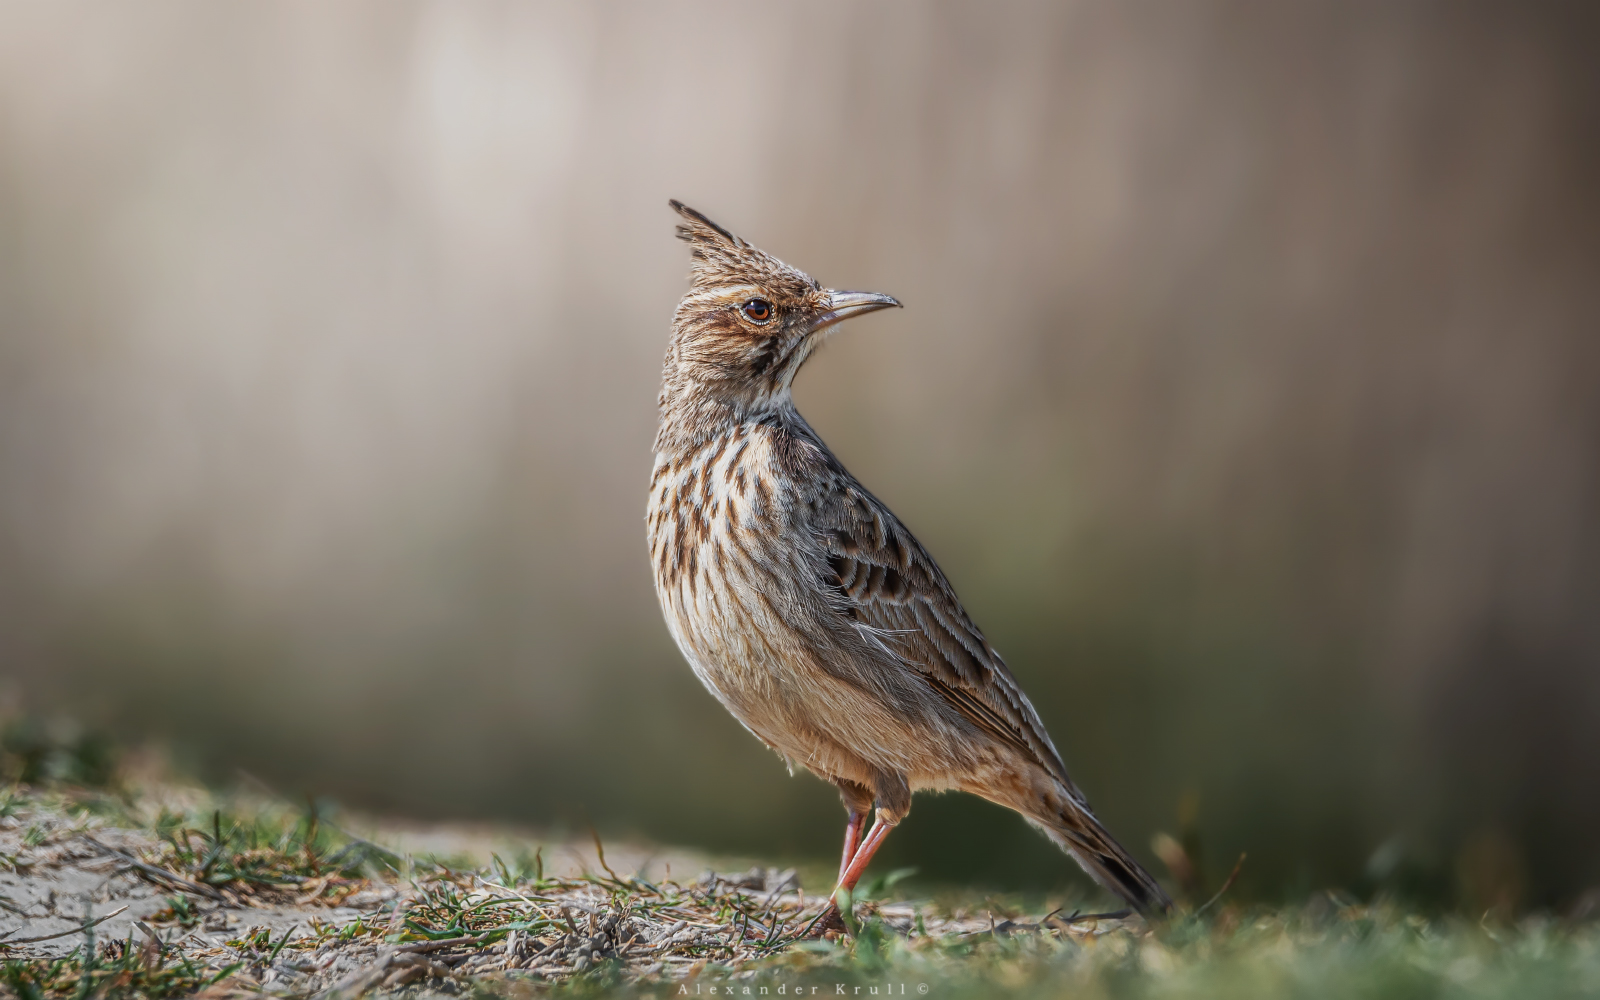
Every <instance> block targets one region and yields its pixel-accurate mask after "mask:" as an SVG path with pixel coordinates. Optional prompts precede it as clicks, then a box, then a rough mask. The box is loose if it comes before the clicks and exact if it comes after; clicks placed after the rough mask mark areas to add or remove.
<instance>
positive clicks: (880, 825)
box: [834, 812, 893, 894]
mask: <svg viewBox="0 0 1600 1000" xmlns="http://www.w3.org/2000/svg"><path fill="white" fill-rule="evenodd" d="M892 829H893V827H892V826H890V825H889V824H888V823H885V822H884V821H883V814H882V813H881V812H880V813H879V814H878V818H877V819H874V820H873V821H872V829H871V830H868V831H867V838H866V839H865V840H863V841H862V842H861V846H860V847H858V848H856V855H855V857H853V858H851V859H850V864H849V865H848V866H847V867H846V868H845V870H844V871H843V872H842V873H840V875H839V888H842V889H849V890H851V891H854V890H855V887H856V883H857V882H860V881H861V876H862V874H863V873H864V872H865V871H866V870H867V863H868V862H870V861H871V860H872V856H873V855H874V854H876V853H878V848H879V847H880V846H882V844H883V838H885V837H887V836H888V835H889V831H890V830H892ZM838 891H839V890H838V889H835V890H834V893H835V894H837V893H838Z"/></svg>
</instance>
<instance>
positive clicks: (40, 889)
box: [0, 784, 1600, 1000]
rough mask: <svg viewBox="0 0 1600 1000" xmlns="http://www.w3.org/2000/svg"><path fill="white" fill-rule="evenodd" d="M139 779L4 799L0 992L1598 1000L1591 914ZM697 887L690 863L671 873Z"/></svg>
mask: <svg viewBox="0 0 1600 1000" xmlns="http://www.w3.org/2000/svg"><path fill="white" fill-rule="evenodd" d="M360 832H361V833H362V834H363V835H361V836H357V835H356V833H355V832H352V830H351V829H350V828H349V820H348V818H341V822H340V824H337V825H336V824H335V822H334V821H333V820H332V819H331V818H329V817H327V816H322V815H318V814H317V813H315V812H313V811H311V810H310V809H308V808H307V807H298V808H296V807H293V806H290V805H288V804H286V803H283V802H279V801H274V800H273V799H271V798H270V797H266V796H260V795H256V796H241V795H238V794H232V795H226V796H219V795H215V794H213V793H210V792H206V791H204V790H201V789H198V788H194V787H185V786H175V785H172V784H161V785H158V786H151V787H146V788H142V789H141V790H139V791H137V792H132V791H128V790H126V789H124V790H122V791H119V792H117V793H115V794H113V793H108V792H105V791H92V790H88V789H83V788H73V787H60V786H57V787H51V788H48V789H39V788H32V787H28V786H21V785H18V786H13V787H12V788H10V789H9V790H8V791H5V792H0V917H3V919H0V958H3V959H4V974H3V976H0V994H5V995H9V996H18V997H28V998H40V1000H45V998H57V997H60V998H67V997H71V998H73V1000H88V998H89V997H91V996H92V997H96V998H110V997H121V996H130V997H131V996H138V997H150V998H165V997H177V996H190V995H199V996H204V997H208V998H220V997H242V996H246V995H249V996H277V997H310V996H316V997H319V998H330V1000H331V998H334V997H355V996H359V995H363V994H373V995H392V994H397V993H404V994H407V995H437V994H457V995H460V994H466V995H474V996H507V995H517V994H542V993H547V992H561V993H571V994H574V995H585V996H587V995H600V994H607V995H609V994H623V995H634V996H654V997H666V996H684V995H689V996H726V995H735V996H762V995H766V996H782V997H786V998H787V997H792V996H796V995H805V996H825V995H826V996H839V995H852V996H886V995H894V996H913V995H924V996H941V997H955V996H993V995H1010V996H1059V995H1072V996H1083V997H1144V996H1149V997H1191V996H1193V997H1200V996H1227V997H1255V996H1260V997H1284V996H1291V997H1292V996H1308V997H1309V996H1341V997H1345V996H1371V997H1379V996H1383V997H1388V996H1396V997H1398V996H1431V997H1457V996H1459V997H1464V998H1465V997H1491V996H1518V997H1558V996H1574V997H1576V996H1597V997H1600V927H1597V926H1596V925H1595V924H1594V923H1593V922H1586V923H1570V922H1569V923H1562V922H1558V921H1555V920H1552V919H1549V918H1543V917H1537V916H1535V917H1528V918H1524V919H1523V920H1521V921H1520V922H1515V923H1512V922H1508V921H1503V920H1501V921H1496V920H1490V919H1488V918H1485V919H1481V920H1465V919H1461V918H1434V919H1424V918H1422V917H1420V916H1418V915H1416V914H1413V913H1408V912H1406V911H1405V910H1404V909H1402V908H1400V907H1398V906H1396V905H1394V904H1392V903H1379V904H1372V905H1367V904H1362V903H1359V902H1356V901H1354V900H1347V899H1343V898H1341V897H1339V896H1337V895H1331V894H1318V895H1317V896H1315V897H1313V898H1312V900H1311V901H1310V902H1309V903H1307V904H1306V905H1304V906H1300V907H1294V908H1289V909H1265V908H1262V909H1248V908H1244V907H1241V906H1238V905H1235V904H1232V903H1230V902H1229V901H1227V900H1223V901H1222V902H1221V904H1220V905H1218V906H1215V907H1213V908H1211V909H1210V910H1209V911H1207V912H1205V913H1202V914H1198V915H1196V914H1192V913H1183V914H1180V915H1179V916H1177V917H1175V918H1174V919H1173V920H1172V921H1170V922H1168V923H1167V924H1165V925H1163V926H1160V927H1156V928H1151V927H1147V926H1146V925H1145V924H1143V923H1142V922H1141V921H1139V920H1137V919H1130V920H1119V919H1105V918H1094V917H1092V916H1091V917H1088V918H1086V917H1085V916H1084V915H1083V914H1080V913H1074V912H1071V911H1065V912H1063V911H1062V910H1060V909H1057V908H1054V907H1049V908H1043V907H1038V906H1036V907H1035V910H1036V912H1029V911H1028V910H1027V904H1026V903H1025V902H1024V901H1018V900H1005V899H993V898H979V897H973V898H970V899H962V898H960V897H959V894H958V896H957V897H955V898H952V899H946V900H941V901H937V902H936V901H930V900H906V899H902V900H890V899H888V898H880V897H886V896H887V895H888V894H890V893H891V892H892V888H891V886H890V885H888V884H886V883H888V882H889V881H890V880H888V879H885V878H884V877H882V876H879V877H878V879H877V880H876V881H875V882H874V883H871V884H864V885H863V887H862V891H861V892H858V894H857V896H858V898H857V900H856V904H855V907H854V915H853V918H852V919H851V927H850V928H849V929H848V932H847V933H838V932H829V933H827V934H820V935H819V934H818V933H817V932H818V931H819V930H820V928H819V927H817V926H814V924H815V920H816V918H817V916H818V915H819V913H820V912H821V908H822V903H823V899H822V896H821V895H820V894H819V893H818V892H816V891H815V890H813V891H811V892H807V891H805V890H804V888H803V887H802V886H801V885H800V884H799V882H798V880H797V878H796V877H795V874H794V872H793V871H779V870H777V869H774V868H762V867H760V866H756V867H753V868H750V869H749V870H747V871H744V872H742V873H739V874H733V875H729V874H720V875H719V874H714V873H713V872H711V871H703V869H704V867H705V864H706V861H705V859H704V858H702V857H697V856H695V855H694V854H692V853H690V852H681V851H680V852H662V851H658V850H653V849H648V848H645V847H641V846H639V845H629V844H612V845H604V846H603V845H601V844H600V843H599V842H598V840H595V841H593V842H590V843H582V842H545V843H537V842H536V841H535V840H534V839H533V838H531V837H529V836H527V835H526V834H524V835H521V836H519V835H517V834H516V833H514V832H511V831H492V830H483V829H477V830H473V829H465V828H442V827H441V828H422V827H417V826H402V825H396V824H369V825H368V826H367V827H364V828H363V829H362V830H361V831H360ZM691 873H693V874H691Z"/></svg>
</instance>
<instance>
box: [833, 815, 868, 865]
mask: <svg viewBox="0 0 1600 1000" xmlns="http://www.w3.org/2000/svg"><path fill="white" fill-rule="evenodd" d="M866 825H867V814H866V813H864V812H852V813H851V814H850V819H849V820H847V821H846V822H845V827H844V857H842V858H840V859H839V881H841V882H843V881H844V873H845V872H846V871H847V870H848V869H849V868H850V862H851V861H852V860H854V859H855V856H856V849H857V848H859V847H860V846H861V833H862V831H863V830H864V829H865V828H866Z"/></svg>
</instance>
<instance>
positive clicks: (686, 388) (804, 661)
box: [647, 201, 1171, 915]
mask: <svg viewBox="0 0 1600 1000" xmlns="http://www.w3.org/2000/svg"><path fill="white" fill-rule="evenodd" d="M672 207H673V208H674V209H676V210H677V211H678V213H679V214H680V215H681V216H682V217H683V219H684V221H683V223H682V224H681V225H679V227H678V236H679V237H680V238H681V239H683V240H684V241H686V242H687V243H688V244H689V245H690V247H691V248H692V251H693V257H694V262H693V275H692V278H693V284H692V287H691V288H690V289H689V293H688V294H687V295H685V296H684V297H683V301H682V302H680V303H679V304H678V311H677V315H676V317H675V318H674V320H673V326H672V343H671V346H670V347H669V348H668V350H667V358H666V364H665V366H664V370H663V373H662V385H661V398H660V426H659V428H658V430H657V432H656V440H655V452H656V456H655V470H654V472H653V474H652V475H651V479H650V506H649V512H648V518H647V519H648V525H649V541H650V556H651V561H652V563H653V565H654V571H655V584H656V594H657V596H658V597H659V598H660V600H661V608H662V611H663V612H664V613H665V615H666V619H667V626H668V627H669V628H670V629H671V630H672V636H673V638H674V639H676V640H677V642H678V647H679V648H680V649H682V650H683V654H684V656H685V657H687V658H688V660H689V664H690V666H692V667H693V668H694V672H695V675H696V676H697V677H699V678H700V681H701V683H703V684H704V685H705V686H706V687H707V688H708V689H709V690H710V691H711V693H712V694H713V695H715V696H716V698H717V700H718V701H720V702H722V704H723V706H724V707H725V708H727V709H728V711H730V712H732V713H733V715H734V717H735V718H737V719H738V720H739V721H740V722H741V723H743V724H744V726H745V728H746V729H748V730H750V731H751V732H752V733H754V734H755V735H756V737H757V738H759V739H760V740H761V741H762V742H763V743H765V744H766V745H767V746H769V747H771V748H772V749H774V750H776V751H777V752H778V753H779V754H782V755H783V757H784V758H785V759H786V760H787V761H788V762H789V764H790V766H791V768H792V767H793V765H795V764H799V765H801V766H802V767H805V768H807V769H808V770H810V771H812V772H813V773H815V774H816V775H818V776H819V777H821V778H823V779H825V780H827V781H829V782H832V783H833V784H834V785H836V786H837V787H838V789H839V794H840V796H841V797H842V798H843V800H844V805H845V809H846V810H847V811H848V812H849V819H848V822H847V824H846V827H845V840H844V855H843V858H842V859H841V861H840V870H839V885H840V886H841V887H843V888H846V889H854V887H855V885H856V882H857V881H858V880H859V879H860V878H861V874H862V872H863V870H864V869H865V868H866V866H867V862H868V861H869V860H870V859H871V858H872V855H873V853H874V852H875V851H876V850H877V849H878V845H879V844H881V843H882V842H883V838H884V836H885V835H886V834H887V833H888V832H889V830H890V829H891V828H893V827H894V826H895V824H897V823H899V822H900V821H901V820H902V819H904V818H905V815H906V812H907V811H908V810H909V809H910V807H911V793H912V792H914V791H918V790H922V789H930V790H936V789H959V790H961V791H964V792H971V793H973V794H975V795H981V796H982V797H984V798H986V799H988V800H989V801H991V802H997V803H999V804H1001V805H1004V806H1009V807H1010V808H1012V809H1015V810H1016V811H1017V812H1019V813H1021V814H1022V815H1023V817H1024V818H1026V819H1027V820H1028V822H1030V823H1032V824H1033V825H1034V826H1037V827H1039V828H1040V829H1041V830H1043V831H1044V832H1045V834H1047V835H1048V836H1049V837H1050V839H1052V840H1054V841H1055V842H1056V843H1057V844H1058V845H1059V846H1060V847H1061V848H1062V849H1063V850H1065V851H1066V852H1067V853H1069V854H1071V855H1072V857H1073V858H1075V859H1076V860H1077V862H1078V863H1079V864H1080V865H1082V866H1083V868H1084V870H1085V871H1087V872H1088V873H1089V874H1090V875H1091V876H1093V877H1094V879H1095V880H1096V881H1097V882H1099V883H1100V884H1101V885H1103V886H1105V887H1106V888H1107V889H1109V890H1111V891H1112V892H1114V893H1116V894H1117V895H1119V896H1121V897H1122V898H1123V899H1124V900H1126V901H1127V902H1128V903H1129V904H1130V905H1131V906H1133V907H1135V908H1136V909H1138V910H1139V911H1140V912H1141V913H1144V914H1146V915H1154V914H1159V913H1162V912H1164V911H1165V910H1167V909H1168V908H1169V907H1170V906H1171V901H1170V900H1169V899H1168V898H1167V894H1166V893H1165V892H1163V891H1162V889H1161V887H1160V886H1159V885H1157V884H1156V881H1155V879H1153V878H1151V877H1150V875H1149V873H1147V872H1146V871H1145V870H1144V869H1143V868H1141V867H1140V866H1139V863H1138V862H1136V861H1134V860H1133V858H1132V857H1131V856H1130V855H1129V854H1128V852H1127V851H1126V850H1124V849H1123V848H1122V846H1121V845H1120V844H1118V843H1117V842H1116V841H1115V840H1113V839H1112V837H1111V835H1110V834H1109V833H1107V832H1106V830H1105V828H1104V827H1102V826H1101V825H1100V823H1099V821H1098V820H1096V819H1095V817H1094V813H1093V812H1091V811H1090V809H1089V804H1088V803H1087V802H1086V801H1084V798H1083V794H1082V793H1081V792H1079V791H1078V789H1077V787H1076V786H1075V785H1074V784H1073V783H1072V779H1071V778H1069V777H1068V776H1067V770H1066V767H1065V766H1063V765H1062V763H1061V757H1060V755H1059V754H1057V753H1056V748H1055V745H1054V744H1053V743H1051V741H1050V737H1049V735H1048V734H1047V733H1046V732H1045V729H1044V725H1043V724H1042V723H1040V721H1039V716H1038V714H1037V713H1036V712H1035V711H1034V710H1033V705H1031V704H1030V703H1029V702H1028V698H1027V696H1026V695H1024V694H1023V693H1022V689H1021V688H1020V687H1019V686H1018V685H1017V681H1016V679H1015V678H1014V677H1012V676H1011V671H1010V670H1008V669H1007V668H1006V665H1005V663H1004V661H1002V660H1001V659H1000V655H999V654H998V653H996V652H995V651H994V648H993V647H992V646H990V645H989V643H988V641H987V640H985V639H984V637H983V633H981V632H979V631H978V628H977V626H975V625H974V624H973V623H972V620H971V619H969V618H968V617H967V614H966V612H965V611H964V610H962V607H961V602H960V601H958V600H957V599H956V594H955V591H954V590H953V589H951V587H950V584H949V583H948V582H947V581H946V580H945V578H944V574H943V573H942V572H940V570H939V567H938V565H937V564H935V563H934V561H933V557H931V556H930V555H928V553H927V552H926V551H925V550H924V549H923V547H922V546H921V545H920V544H919V543H918V542H917V540H916V539H915V538H913V537H912V535H911V532H909V531H907V530H906V528H905V526H904V525H902V524H901V523H900V521H899V519H897V518H896V517H895V516H894V514H892V513H890V511H889V508H888V507H886V506H884V505H883V503H882V502H881V501H879V500H878V499H877V498H876V497H874V496H873V495H872V494H871V493H869V492H867V490H866V488H865V487H863V486H862V485H861V484H860V483H859V482H857V481H856V479H855V477H854V476H852V475H850V473H849V472H847V471H845V468H844V466H843V465H841V464H840V463H839V460H838V459H836V458H834V457H833V453H832V452H830V451H829V450H828V446H827V445H825V444H823V443H822V439H821V438H820V437H818V436H817V434H816V432H815V431H813V430H812V429H811V428H810V426H808V425H807V424H806V422H805V420H804V419H803V418H802V417H801V416H800V414H799V413H798V412H796V410H795V408H794V403H793V401H792V400H791V398H790V392H789V389H790V385H791V384H792V383H793V381H794V377H795V373H796V372H798V371H799V370H800V367H801V366H802V365H803V364H805V361H806V358H807V357H809V356H810V354H811V352H812V351H813V350H815V349H816V347H817V345H818V344H819V343H820V342H821V340H822V338H823V337H824V336H825V335H826V333H827V332H828V331H829V330H831V329H832V328H833V326H834V324H836V323H838V322H840V321H841V320H844V319H848V318H850V317H852V316H859V315H862V314H864V313H869V312H874V311H876V310H879V309H885V308H889V307H892V306H898V305H899V304H900V303H899V302H897V301H895V300H894V299H892V298H890V297H889V296H887V295H875V294H870V293H866V292H836V291H832V290H830V289H827V288H823V287H822V286H821V285H820V284H818V283H817V282H816V281H814V280H812V279H811V278H810V277H808V276H807V275H805V274H803V273H801V272H800V271H798V270H796V269H794V268H792V267H790V266H788V265H787V264H784V263H783V262H782V261H780V260H778V259H776V258H774V257H772V256H770V255H768V254H766V253H763V252H762V251H760V250H758V249H756V248H755V247H753V246H751V245H750V244H748V243H746V242H745V241H743V240H741V239H739V238H738V237H736V236H734V235H733V234H732V233H730V232H728V231H727V230H726V229H723V228H722V227H721V226H719V225H717V224H716V223H714V222H712V221H711V220H710V219H708V218H706V217H705V216H704V215H701V214H700V213H699V212H696V211H695V210H694V209H691V208H688V207H686V206H684V205H682V204H679V203H678V202H676V201H674V202H672ZM874 805H876V806H877V815H876V818H875V819H874V821H873V824H872V828H871V830H870V831H866V833H865V835H864V836H863V828H864V827H865V826H866V819H867V814H868V813H869V812H870V811H871V810H872V807H873V806H874Z"/></svg>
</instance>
